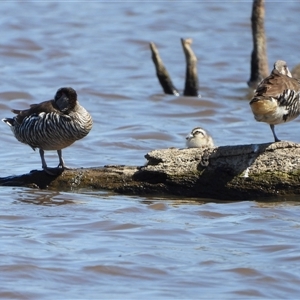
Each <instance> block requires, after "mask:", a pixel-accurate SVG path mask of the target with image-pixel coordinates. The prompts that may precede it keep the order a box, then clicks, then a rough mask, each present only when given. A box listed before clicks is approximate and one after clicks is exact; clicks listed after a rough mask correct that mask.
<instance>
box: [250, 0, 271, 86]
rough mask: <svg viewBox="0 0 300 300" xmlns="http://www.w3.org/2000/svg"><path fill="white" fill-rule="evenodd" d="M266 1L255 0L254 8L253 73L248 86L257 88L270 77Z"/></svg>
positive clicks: (252, 22) (252, 18)
mask: <svg viewBox="0 0 300 300" xmlns="http://www.w3.org/2000/svg"><path fill="white" fill-rule="evenodd" d="M264 19H265V1H264V0H253V6H252V16H251V24H252V38H253V50H252V54H251V73H250V79H249V81H248V85H249V87H251V88H256V87H257V85H258V83H259V82H260V81H261V80H262V79H264V78H265V77H267V76H268V75H269V67H268V56H267V42H266V34H265V25H264Z"/></svg>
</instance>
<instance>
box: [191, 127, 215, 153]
mask: <svg viewBox="0 0 300 300" xmlns="http://www.w3.org/2000/svg"><path fill="white" fill-rule="evenodd" d="M186 146H187V148H202V147H203V148H204V147H207V148H212V147H214V142H213V139H212V137H211V136H210V135H209V134H208V133H207V132H206V131H205V130H204V129H203V128H201V127H196V128H194V129H193V130H192V131H191V133H190V134H188V135H187V136H186Z"/></svg>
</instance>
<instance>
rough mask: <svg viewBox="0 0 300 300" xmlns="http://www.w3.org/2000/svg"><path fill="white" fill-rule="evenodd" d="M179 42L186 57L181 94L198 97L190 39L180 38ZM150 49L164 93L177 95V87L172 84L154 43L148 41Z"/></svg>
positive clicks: (195, 62)
mask: <svg viewBox="0 0 300 300" xmlns="http://www.w3.org/2000/svg"><path fill="white" fill-rule="evenodd" d="M181 44H182V48H183V51H184V54H185V59H186V74H185V85H184V91H183V95H184V96H193V97H194V96H195V97H198V96H199V93H198V90H199V79H198V72H197V57H196V55H195V53H194V52H193V50H192V48H191V44H192V39H181ZM150 50H151V53H152V60H153V63H154V66H155V70H156V76H157V78H158V81H159V83H160V85H161V86H162V88H163V90H164V93H165V94H170V95H175V96H179V92H178V89H176V87H175V86H174V84H173V82H172V80H171V77H170V75H169V73H168V71H167V69H166V67H165V66H164V64H163V61H162V59H161V57H160V56H159V52H158V50H157V47H156V46H155V44H154V43H150Z"/></svg>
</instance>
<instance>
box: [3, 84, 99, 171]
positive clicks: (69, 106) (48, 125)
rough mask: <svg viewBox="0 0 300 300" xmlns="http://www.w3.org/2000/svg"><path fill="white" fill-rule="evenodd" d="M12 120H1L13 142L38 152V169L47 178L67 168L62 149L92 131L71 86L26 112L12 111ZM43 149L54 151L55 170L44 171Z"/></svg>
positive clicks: (91, 122) (46, 168)
mask: <svg viewBox="0 0 300 300" xmlns="http://www.w3.org/2000/svg"><path fill="white" fill-rule="evenodd" d="M12 112H13V113H15V114H16V116H15V117H13V118H5V119H3V120H2V121H3V122H4V123H6V124H7V125H8V126H10V128H11V130H12V132H13V134H14V136H15V137H16V139H17V140H18V141H20V142H22V143H24V144H27V145H29V146H30V147H31V148H32V149H33V150H35V149H36V148H38V149H39V152H40V157H41V160H42V167H43V169H44V170H45V171H46V172H47V173H48V174H49V175H58V174H60V173H61V171H63V170H64V169H67V167H66V165H65V162H64V160H63V157H62V149H64V148H66V147H68V146H70V145H71V144H73V143H74V142H75V141H77V140H80V139H82V138H83V137H85V136H86V135H87V134H88V133H89V132H90V130H91V129H92V125H93V121H92V117H91V115H90V114H89V113H88V112H87V111H86V109H85V108H84V107H82V106H81V105H80V104H79V102H78V101H77V93H76V91H75V90H74V89H73V88H71V87H63V88H60V89H59V90H58V91H57V92H56V95H55V97H54V99H53V100H49V101H44V102H41V103H39V104H33V105H31V106H30V108H29V109H26V110H16V109H13V110H12ZM45 150H56V151H57V154H58V157H59V164H58V167H57V168H48V167H47V164H46V161H45V158H44V151H45Z"/></svg>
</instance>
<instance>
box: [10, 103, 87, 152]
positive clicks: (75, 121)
mask: <svg viewBox="0 0 300 300" xmlns="http://www.w3.org/2000/svg"><path fill="white" fill-rule="evenodd" d="M92 124H93V122H92V118H91V116H90V114H89V113H88V112H87V111H86V110H85V109H84V108H83V107H82V106H80V107H79V109H78V110H77V111H76V112H72V113H70V114H69V115H61V114H58V113H56V112H51V113H40V114H38V115H31V116H28V117H25V118H24V120H23V122H22V123H21V124H18V123H17V122H15V125H14V126H12V127H11V128H12V131H13V133H14V135H15V137H16V138H17V139H18V140H19V141H20V142H22V143H25V144H28V145H29V146H31V147H32V148H33V149H35V148H41V149H43V150H58V149H64V148H66V147H68V146H70V145H71V144H73V143H74V142H75V141H77V140H80V139H82V138H83V137H85V136H86V135H87V134H88V133H89V131H90V130H91V128H92Z"/></svg>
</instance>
